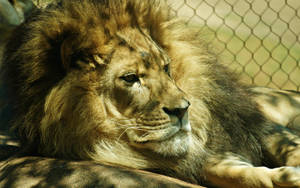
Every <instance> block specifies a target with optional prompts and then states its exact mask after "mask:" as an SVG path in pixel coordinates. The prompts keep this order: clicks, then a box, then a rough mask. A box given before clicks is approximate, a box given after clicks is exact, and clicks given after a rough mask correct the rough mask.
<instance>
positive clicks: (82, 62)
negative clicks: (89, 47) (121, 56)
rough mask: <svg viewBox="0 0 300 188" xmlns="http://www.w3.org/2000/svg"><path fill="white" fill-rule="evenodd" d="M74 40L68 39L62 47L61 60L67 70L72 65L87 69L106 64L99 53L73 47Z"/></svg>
mask: <svg viewBox="0 0 300 188" xmlns="http://www.w3.org/2000/svg"><path fill="white" fill-rule="evenodd" d="M72 46H73V45H72V41H70V40H68V39H66V40H64V41H63V43H62V44H61V47H60V55H61V62H62V65H63V67H64V68H65V70H67V71H68V70H70V69H71V68H72V67H74V68H80V69H85V70H92V69H95V68H96V66H97V65H104V64H105V63H104V61H103V58H102V57H101V55H99V54H90V53H85V52H84V51H79V52H78V51H76V50H74V49H73V48H72Z"/></svg>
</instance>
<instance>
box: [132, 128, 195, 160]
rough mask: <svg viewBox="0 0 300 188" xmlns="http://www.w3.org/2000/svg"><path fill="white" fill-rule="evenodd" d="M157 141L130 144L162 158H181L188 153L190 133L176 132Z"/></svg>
mask: <svg viewBox="0 0 300 188" xmlns="http://www.w3.org/2000/svg"><path fill="white" fill-rule="evenodd" d="M170 135H172V136H166V137H164V138H160V139H157V140H148V141H145V142H136V141H135V142H131V145H132V146H134V147H136V148H139V149H147V150H150V151H152V152H154V153H156V154H159V155H163V156H174V157H178V156H182V155H184V154H186V153H187V152H188V149H189V145H190V142H191V135H190V132H186V131H183V130H178V131H176V133H173V134H170Z"/></svg>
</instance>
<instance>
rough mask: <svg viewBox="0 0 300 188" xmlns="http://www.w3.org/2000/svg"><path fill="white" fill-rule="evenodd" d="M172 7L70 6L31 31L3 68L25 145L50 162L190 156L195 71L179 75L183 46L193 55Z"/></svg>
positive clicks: (131, 0)
mask: <svg viewBox="0 0 300 188" xmlns="http://www.w3.org/2000/svg"><path fill="white" fill-rule="evenodd" d="M162 7H163V5H162V3H161V1H155V0H149V1H143V0H140V1H139V0H122V1H108V0H102V1H93V0H87V1H83V2H82V1H71V0H70V1H63V3H62V4H58V5H53V6H51V7H50V8H48V9H46V10H43V11H42V12H41V13H35V15H34V16H33V17H32V18H31V19H29V20H28V21H27V22H26V23H25V24H23V25H22V26H21V27H20V28H19V29H18V30H17V31H16V33H15V34H14V37H15V38H13V39H11V41H10V42H9V44H8V46H7V51H6V53H5V54H6V56H5V63H4V67H3V70H4V79H5V80H7V85H9V86H10V87H8V88H9V89H8V91H9V95H10V96H11V100H9V101H8V102H9V103H10V104H13V105H14V111H15V114H17V115H16V117H14V118H15V121H14V122H13V124H14V127H15V128H16V129H17V130H18V132H19V135H20V137H21V139H22V140H23V144H25V145H26V144H27V145H33V146H34V145H35V146H37V147H38V151H39V152H40V153H41V154H44V155H46V156H60V157H65V158H77V159H78V158H80V159H90V158H93V159H96V160H100V161H103V162H115V163H120V164H123V165H126V164H127V163H130V164H132V161H130V160H141V159H142V158H144V157H145V155H147V153H149V155H150V156H151V155H152V154H154V153H155V154H158V155H163V156H172V157H177V156H182V155H183V154H185V153H186V152H187V150H188V146H189V144H190V140H191V137H192V136H191V133H190V132H191V127H190V123H189V120H188V108H189V106H190V102H189V99H188V96H187V94H186V93H185V92H183V91H182V90H181V88H180V87H178V85H177V84H180V83H179V81H178V82H176V79H177V80H178V78H180V76H181V75H180V73H179V72H182V71H183V70H184V69H185V67H184V66H176V67H175V65H176V61H178V62H181V61H183V60H184V59H183V57H184V56H186V53H185V52H180V53H181V55H178V54H177V48H176V46H177V45H186V46H185V47H186V48H187V49H188V48H190V52H188V53H190V54H191V53H192V51H193V48H192V47H191V46H188V43H185V40H187V39H185V35H186V34H184V35H177V34H178V33H177V30H178V28H180V29H181V30H182V28H183V27H184V25H181V23H180V22H178V21H174V20H172V19H171V17H170V16H169V14H168V13H167V11H166V10H164V9H163V8H162ZM181 30H180V32H182V31H181ZM18 37H19V38H18ZM189 37H190V36H189ZM191 40H192V37H191ZM170 43H172V45H173V47H172V45H171V44H170ZM171 51H172V53H173V54H174V55H173V56H170V53H171ZM194 51H195V50H194ZM180 53H179V54H180ZM197 53H199V51H197ZM198 57H200V56H199V55H198ZM175 72H176V74H175ZM204 115H205V114H204ZM204 115H203V116H204ZM200 116H201V115H200ZM127 150H131V151H132V152H131V153H128V152H126V151H127ZM114 151H116V152H114ZM140 151H143V152H140ZM122 152H123V153H122ZM116 153H118V155H119V154H121V155H127V158H126V157H125V158H124V160H123V161H122V159H120V157H117V156H116V155H117V154H116ZM149 155H148V157H149ZM136 156H139V157H136ZM143 164H144V163H143ZM137 166H138V165H137Z"/></svg>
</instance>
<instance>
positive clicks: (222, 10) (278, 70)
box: [33, 0, 300, 91]
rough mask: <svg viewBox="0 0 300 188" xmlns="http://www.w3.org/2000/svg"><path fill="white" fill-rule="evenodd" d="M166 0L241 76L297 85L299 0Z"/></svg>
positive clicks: (44, 0)
mask: <svg viewBox="0 0 300 188" xmlns="http://www.w3.org/2000/svg"><path fill="white" fill-rule="evenodd" d="M50 1H51V0H33V2H34V4H35V5H36V6H38V7H45V6H46V5H47V4H48V3H49V2H50ZM166 1H167V3H168V4H169V5H170V6H171V7H172V10H171V11H172V12H173V14H175V15H178V16H179V17H181V18H182V19H184V20H185V21H186V23H187V25H188V26H189V27H194V26H197V27H199V26H201V28H200V27H199V32H201V33H202V35H204V38H206V40H207V41H208V42H209V43H210V44H212V46H213V48H212V49H213V50H215V52H216V53H217V54H218V55H219V57H220V59H221V60H222V61H223V62H225V63H226V64H228V65H229V67H230V68H232V69H233V70H234V71H236V72H238V73H239V74H241V78H242V81H243V82H245V83H248V84H253V85H258V86H267V87H272V88H279V89H289V90H298V91H300V0H166Z"/></svg>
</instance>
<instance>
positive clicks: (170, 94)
mask: <svg viewBox="0 0 300 188" xmlns="http://www.w3.org/2000/svg"><path fill="white" fill-rule="evenodd" d="M117 35H118V37H119V39H118V40H120V41H118V46H117V47H115V48H114V49H113V50H112V51H111V52H110V53H109V54H111V55H110V56H111V57H110V58H111V59H110V62H108V64H107V66H105V67H104V69H105V70H104V73H103V75H104V77H105V78H109V81H107V82H106V84H105V85H107V86H106V88H109V89H108V90H107V93H105V97H104V98H105V100H106V101H104V103H107V102H108V101H109V102H108V103H110V104H109V105H106V106H107V111H108V113H107V114H108V116H109V117H107V119H108V121H110V122H111V124H113V126H116V127H118V129H119V133H118V135H117V136H118V138H115V139H120V138H121V137H124V139H128V141H129V143H130V145H132V146H134V147H138V148H147V149H151V150H153V151H155V152H158V153H161V154H165V155H178V154H181V153H184V152H185V151H186V149H187V145H188V142H189V132H190V129H191V128H190V124H189V121H188V113H187V109H188V107H189V102H188V101H187V100H186V99H185V95H184V93H183V92H182V91H181V90H180V89H179V88H178V87H177V86H176V84H175V82H174V81H173V80H172V78H171V73H170V70H169V63H170V59H169V57H168V56H167V54H166V53H165V52H164V51H163V50H162V49H161V48H160V47H159V46H158V45H157V44H156V43H155V42H154V41H152V40H151V38H150V37H149V36H147V35H146V34H145V33H141V32H140V31H138V30H123V31H121V32H118V34H117ZM136 39H138V40H136ZM100 126H101V125H100ZM125 133H126V134H125ZM126 137H127V138H126Z"/></svg>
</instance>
